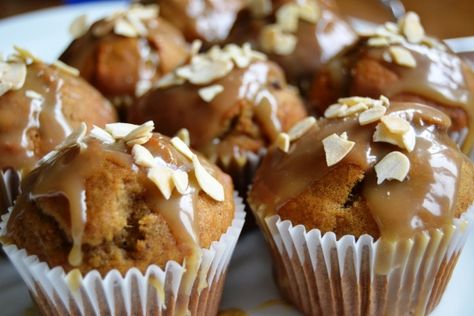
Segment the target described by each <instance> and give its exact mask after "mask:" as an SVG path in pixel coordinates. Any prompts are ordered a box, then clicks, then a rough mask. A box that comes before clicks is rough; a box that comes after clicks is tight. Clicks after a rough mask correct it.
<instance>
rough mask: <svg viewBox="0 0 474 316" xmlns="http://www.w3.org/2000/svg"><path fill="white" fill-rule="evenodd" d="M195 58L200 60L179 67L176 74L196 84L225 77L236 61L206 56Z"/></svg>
mask: <svg viewBox="0 0 474 316" xmlns="http://www.w3.org/2000/svg"><path fill="white" fill-rule="evenodd" d="M194 60H198V62H192V63H191V64H189V65H186V66H182V67H180V68H178V69H177V70H176V74H177V75H178V76H179V77H181V78H184V79H186V80H188V81H189V82H191V83H192V84H196V85H205V84H209V83H211V82H212V81H214V80H216V79H219V78H223V77H225V76H226V75H227V74H228V73H229V72H230V71H232V69H233V67H234V63H233V62H231V61H230V60H209V59H205V58H199V59H196V58H195V59H194Z"/></svg>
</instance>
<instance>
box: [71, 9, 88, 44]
mask: <svg viewBox="0 0 474 316" xmlns="http://www.w3.org/2000/svg"><path fill="white" fill-rule="evenodd" d="M88 29H89V25H88V23H87V15H86V14H81V15H79V16H77V17H76V18H75V19H74V21H72V23H71V25H70V26H69V33H70V34H71V35H72V37H73V38H79V37H81V36H82V35H84V34H86V33H87V30H88Z"/></svg>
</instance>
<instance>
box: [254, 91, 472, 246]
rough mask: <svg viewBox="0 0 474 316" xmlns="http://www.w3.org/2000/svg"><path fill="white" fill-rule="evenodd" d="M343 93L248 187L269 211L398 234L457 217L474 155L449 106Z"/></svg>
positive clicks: (257, 205) (337, 227) (260, 209)
mask: <svg viewBox="0 0 474 316" xmlns="http://www.w3.org/2000/svg"><path fill="white" fill-rule="evenodd" d="M339 101H340V103H339V104H336V105H333V106H332V107H330V108H329V109H328V110H327V111H326V118H324V119H321V120H320V121H319V122H318V124H317V125H316V124H314V125H313V126H312V127H310V128H309V129H308V130H307V132H306V133H305V134H304V135H303V136H301V137H300V138H299V139H297V140H296V141H294V142H292V143H291V146H290V147H289V148H288V152H287V153H285V152H284V151H282V150H279V149H276V148H274V149H273V150H270V152H269V154H268V155H267V156H266V157H265V158H264V160H263V162H262V165H261V167H260V168H259V169H258V171H257V174H256V177H255V180H254V184H253V187H252V190H251V192H250V195H249V201H250V204H251V205H252V206H253V208H254V210H255V211H256V212H257V213H258V214H259V215H260V217H261V218H266V217H268V216H271V215H275V214H278V215H280V217H281V218H282V219H283V220H284V219H291V221H292V222H293V224H294V225H297V224H303V225H305V226H306V228H307V229H308V230H309V229H313V228H318V229H320V230H321V231H322V232H323V233H324V232H329V231H333V232H335V233H336V235H337V236H338V237H341V236H343V235H347V234H351V235H355V236H356V237H357V236H360V235H362V234H365V233H369V234H370V235H371V236H373V237H374V238H379V237H382V238H383V239H384V240H385V241H391V240H400V239H405V238H410V237H412V236H413V235H414V234H415V232H418V231H422V230H426V229H431V228H440V227H443V226H444V225H450V223H451V222H452V220H453V218H454V217H459V215H460V212H463V211H464V210H465V209H467V207H468V206H469V205H470V204H471V203H472V196H471V194H470V192H469V188H471V187H472V185H473V181H472V178H473V175H474V171H473V167H472V163H471V162H470V161H469V159H468V158H467V157H466V156H464V155H463V154H462V153H460V152H459V150H458V148H457V146H456V144H455V143H454V142H453V141H452V140H451V139H450V138H449V136H448V135H447V133H446V131H447V129H448V128H449V126H450V120H449V118H448V117H447V116H446V115H445V114H443V113H442V112H440V111H438V110H436V109H433V108H430V107H428V106H424V105H421V104H414V103H392V104H391V105H389V103H388V100H387V99H385V98H382V99H381V100H380V101H379V100H373V99H368V98H358V97H354V98H346V99H340V100H339ZM384 107H385V109H383V108H384ZM351 109H352V110H351ZM359 113H360V114H359Z"/></svg>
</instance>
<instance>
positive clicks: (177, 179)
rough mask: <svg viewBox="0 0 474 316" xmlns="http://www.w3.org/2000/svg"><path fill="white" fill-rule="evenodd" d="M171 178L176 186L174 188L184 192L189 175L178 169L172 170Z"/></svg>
mask: <svg viewBox="0 0 474 316" xmlns="http://www.w3.org/2000/svg"><path fill="white" fill-rule="evenodd" d="M171 177H172V178H173V182H174V185H175V186H176V190H177V191H178V192H179V193H180V194H185V193H186V190H187V189H188V186H189V177H188V174H187V173H186V172H185V171H183V170H180V169H177V170H174V171H173V174H172V175H171Z"/></svg>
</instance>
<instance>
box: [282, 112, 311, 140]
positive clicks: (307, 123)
mask: <svg viewBox="0 0 474 316" xmlns="http://www.w3.org/2000/svg"><path fill="white" fill-rule="evenodd" d="M315 125H316V119H315V118H314V117H312V116H310V117H307V118H305V119H303V120H301V121H299V122H298V123H296V124H295V125H294V126H293V127H292V128H291V129H290V130H289V131H288V136H289V137H290V141H294V140H296V139H298V138H300V137H301V136H303V135H304V134H305V133H306V132H307V131H309V130H310V129H311V127H313V126H315Z"/></svg>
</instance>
